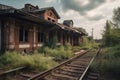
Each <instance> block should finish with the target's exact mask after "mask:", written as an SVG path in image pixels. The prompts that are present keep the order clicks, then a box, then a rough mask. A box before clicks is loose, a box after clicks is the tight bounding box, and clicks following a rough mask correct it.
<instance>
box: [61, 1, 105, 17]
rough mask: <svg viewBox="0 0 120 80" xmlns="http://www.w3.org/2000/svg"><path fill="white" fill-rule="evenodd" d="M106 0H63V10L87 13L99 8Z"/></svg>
mask: <svg viewBox="0 0 120 80" xmlns="http://www.w3.org/2000/svg"><path fill="white" fill-rule="evenodd" d="M104 2H106V0H61V5H62V9H63V11H68V10H74V11H77V12H79V13H80V14H81V15H86V12H87V11H90V10H92V9H94V8H97V7H98V6H100V5H101V4H103V3H104Z"/></svg>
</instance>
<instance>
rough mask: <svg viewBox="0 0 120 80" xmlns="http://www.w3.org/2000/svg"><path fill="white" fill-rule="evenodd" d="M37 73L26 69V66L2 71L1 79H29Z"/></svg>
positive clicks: (0, 72)
mask: <svg viewBox="0 0 120 80" xmlns="http://www.w3.org/2000/svg"><path fill="white" fill-rule="evenodd" d="M35 74H37V73H36V72H30V71H27V70H26V67H18V68H15V69H11V70H8V71H4V70H1V71H0V80H27V79H28V78H30V77H31V76H33V75H35Z"/></svg>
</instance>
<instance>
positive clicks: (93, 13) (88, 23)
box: [60, 0, 120, 39]
mask: <svg viewBox="0 0 120 80" xmlns="http://www.w3.org/2000/svg"><path fill="white" fill-rule="evenodd" d="M75 1H76V0H75ZM77 1H78V0H77ZM80 1H81V0H80ZM83 2H84V1H83ZM87 3H89V2H87V1H86V3H84V5H85V4H87ZM96 4H97V3H96ZM119 4H120V0H106V2H105V3H103V4H102V5H100V6H99V7H96V8H94V9H92V10H89V11H87V12H86V15H84V16H82V15H80V14H79V12H78V11H75V10H68V11H67V12H64V11H62V10H60V14H61V17H62V19H61V20H60V21H61V22H62V21H63V20H64V19H73V21H74V23H75V26H77V27H83V28H85V29H86V31H87V32H88V33H89V35H91V30H92V28H94V38H97V39H99V38H102V36H101V34H102V32H103V30H104V26H105V22H106V20H107V19H111V18H112V15H113V9H114V8H117V7H118V6H119ZM92 18H93V19H94V20H92ZM95 18H96V19H95ZM97 18H98V20H97Z"/></svg>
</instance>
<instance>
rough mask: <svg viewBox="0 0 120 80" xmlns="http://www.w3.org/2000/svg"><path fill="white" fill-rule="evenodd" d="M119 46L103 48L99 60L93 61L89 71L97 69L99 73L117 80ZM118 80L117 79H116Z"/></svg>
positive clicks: (119, 60) (119, 56)
mask: <svg viewBox="0 0 120 80" xmlns="http://www.w3.org/2000/svg"><path fill="white" fill-rule="evenodd" d="M119 68H120V45H118V46H114V47H108V48H104V49H103V50H102V55H101V56H100V59H99V60H98V59H97V60H95V61H94V62H93V63H92V65H91V69H93V70H96V69H98V70H99V71H100V72H101V73H104V74H105V73H107V74H109V75H114V78H116V79H117V78H119V74H120V69H119ZM117 80H118V79H117Z"/></svg>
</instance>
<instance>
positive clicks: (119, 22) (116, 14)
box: [113, 7, 120, 28]
mask: <svg viewBox="0 0 120 80" xmlns="http://www.w3.org/2000/svg"><path fill="white" fill-rule="evenodd" d="M113 21H114V23H115V25H116V27H118V28H120V7H118V8H117V9H114V11H113Z"/></svg>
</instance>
